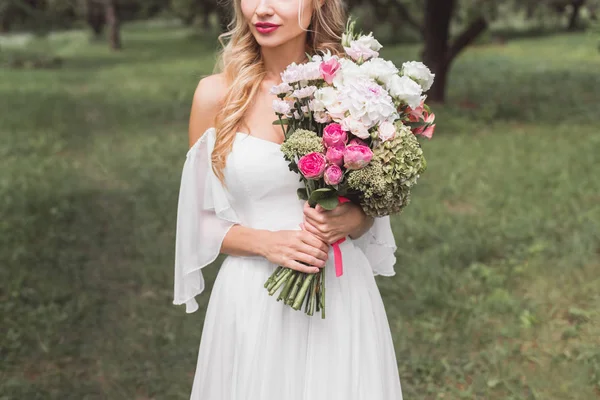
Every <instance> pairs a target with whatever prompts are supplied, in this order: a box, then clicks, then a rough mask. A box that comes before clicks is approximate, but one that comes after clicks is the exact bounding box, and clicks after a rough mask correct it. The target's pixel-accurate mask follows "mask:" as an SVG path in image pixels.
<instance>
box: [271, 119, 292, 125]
mask: <svg viewBox="0 0 600 400" xmlns="http://www.w3.org/2000/svg"><path fill="white" fill-rule="evenodd" d="M288 123H289V119H282V120H281V121H280V120H277V121H273V125H287V124H288Z"/></svg>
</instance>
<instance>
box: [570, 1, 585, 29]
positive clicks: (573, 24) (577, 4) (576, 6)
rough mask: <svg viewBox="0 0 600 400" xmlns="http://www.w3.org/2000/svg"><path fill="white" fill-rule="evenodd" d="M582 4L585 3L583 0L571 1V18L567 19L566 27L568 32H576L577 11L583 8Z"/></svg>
mask: <svg viewBox="0 0 600 400" xmlns="http://www.w3.org/2000/svg"><path fill="white" fill-rule="evenodd" d="M583 3H585V0H573V1H572V2H571V7H573V10H572V11H571V16H570V17H569V26H568V27H567V30H568V31H569V32H573V31H576V30H577V26H578V21H579V10H580V9H581V6H583Z"/></svg>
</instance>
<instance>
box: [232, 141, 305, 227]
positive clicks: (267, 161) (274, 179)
mask: <svg viewBox="0 0 600 400" xmlns="http://www.w3.org/2000/svg"><path fill="white" fill-rule="evenodd" d="M223 173H224V176H225V183H226V184H227V192H228V197H229V201H230V203H231V206H232V208H233V209H234V210H235V212H236V214H237V216H238V218H239V219H240V222H241V223H242V224H243V225H245V226H248V227H250V228H255V229H269V230H280V229H299V224H300V223H301V222H302V207H303V204H304V202H303V201H302V200H300V199H299V198H298V194H297V189H298V188H301V187H303V184H302V183H301V182H300V177H299V175H298V174H297V173H295V172H292V171H290V169H289V168H288V162H287V161H286V159H285V158H284V156H283V153H282V152H281V148H280V145H279V144H278V143H275V142H271V141H268V140H265V139H261V138H259V137H256V136H252V135H248V134H245V133H237V134H236V138H235V141H234V144H233V147H232V150H231V153H230V154H229V155H228V158H227V163H226V165H225V170H224V171H223Z"/></svg>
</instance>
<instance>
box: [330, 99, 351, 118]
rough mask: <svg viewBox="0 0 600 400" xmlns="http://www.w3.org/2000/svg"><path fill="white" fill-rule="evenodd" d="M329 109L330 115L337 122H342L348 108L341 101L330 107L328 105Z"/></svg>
mask: <svg viewBox="0 0 600 400" xmlns="http://www.w3.org/2000/svg"><path fill="white" fill-rule="evenodd" d="M327 111H328V112H329V116H330V117H331V119H333V120H334V121H336V122H340V121H341V120H343V119H344V118H345V117H346V111H348V110H347V109H346V108H344V107H343V106H342V104H341V103H335V104H333V105H331V106H329V107H327Z"/></svg>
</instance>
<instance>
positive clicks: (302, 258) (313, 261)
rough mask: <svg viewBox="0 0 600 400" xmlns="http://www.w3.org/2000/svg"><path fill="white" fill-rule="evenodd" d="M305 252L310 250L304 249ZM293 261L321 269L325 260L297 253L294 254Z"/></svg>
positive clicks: (301, 252) (300, 252)
mask: <svg viewBox="0 0 600 400" xmlns="http://www.w3.org/2000/svg"><path fill="white" fill-rule="evenodd" d="M306 251H310V249H306ZM293 259H294V260H295V261H298V262H302V263H305V264H308V265H309V266H312V267H317V268H323V267H324V266H325V260H321V259H319V258H317V257H315V256H313V255H310V254H309V253H305V252H303V251H298V252H296V253H295V254H294V257H293Z"/></svg>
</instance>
